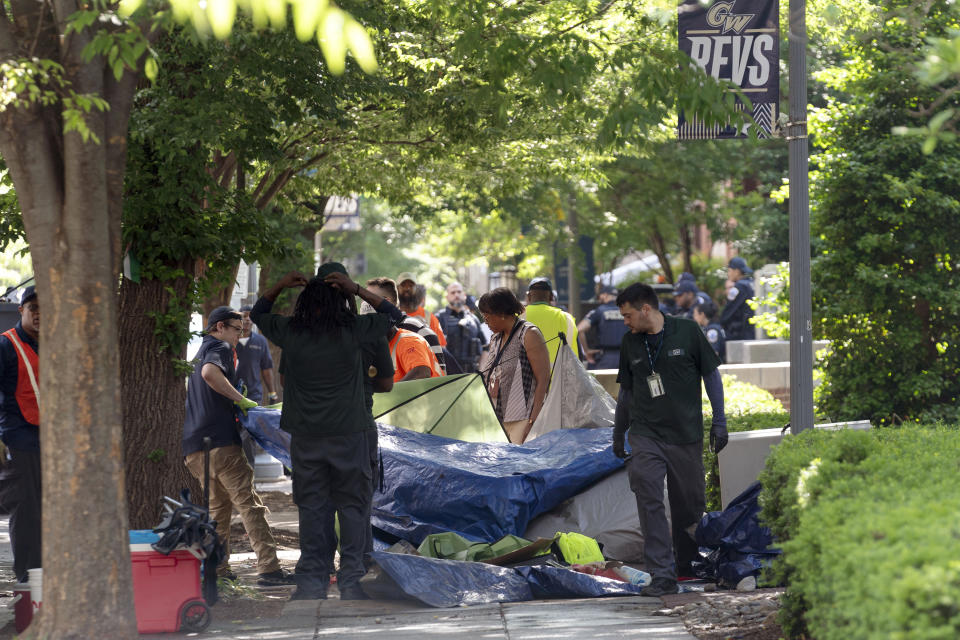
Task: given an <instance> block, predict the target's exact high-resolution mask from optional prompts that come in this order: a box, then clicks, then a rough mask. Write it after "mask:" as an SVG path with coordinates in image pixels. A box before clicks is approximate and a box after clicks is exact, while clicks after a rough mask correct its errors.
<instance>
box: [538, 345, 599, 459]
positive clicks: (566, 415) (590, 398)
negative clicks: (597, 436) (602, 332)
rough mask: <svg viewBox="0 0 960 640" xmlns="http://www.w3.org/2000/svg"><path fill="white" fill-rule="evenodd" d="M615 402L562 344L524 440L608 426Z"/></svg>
mask: <svg viewBox="0 0 960 640" xmlns="http://www.w3.org/2000/svg"><path fill="white" fill-rule="evenodd" d="M616 408H617V403H616V401H615V400H614V399H613V396H611V395H610V394H609V393H607V391H606V389H604V388H603V386H602V385H601V384H600V383H599V382H598V381H597V379H596V378H594V377H593V376H592V375H591V374H590V373H589V372H588V371H587V370H586V369H584V368H583V365H582V364H581V363H580V361H579V360H578V359H577V357H576V356H575V355H574V354H573V351H572V350H571V349H570V346H569V345H566V344H564V345H561V346H560V350H559V351H558V352H557V360H556V363H555V364H554V366H553V373H552V374H551V377H550V390H549V391H547V397H546V398H545V399H544V401H543V408H542V409H541V410H540V415H538V416H537V420H536V422H534V423H533V427H532V428H531V429H530V433H529V434H528V435H527V441H530V440H533V439H534V438H536V437H537V436H542V435H543V434H545V433H549V432H550V431H553V430H555V429H580V428H585V427H611V426H613V414H614V411H615V410H616Z"/></svg>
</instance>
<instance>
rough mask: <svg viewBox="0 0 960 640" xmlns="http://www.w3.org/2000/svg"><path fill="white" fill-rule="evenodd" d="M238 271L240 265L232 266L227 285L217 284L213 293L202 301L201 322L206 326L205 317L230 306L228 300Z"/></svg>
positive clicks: (231, 295)
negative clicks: (219, 308)
mask: <svg viewBox="0 0 960 640" xmlns="http://www.w3.org/2000/svg"><path fill="white" fill-rule="evenodd" d="M239 270H240V263H239V262H238V263H237V264H235V265H233V269H232V270H231V271H230V280H229V281H228V282H227V283H217V284H216V285H215V288H214V289H213V293H212V294H211V295H210V296H209V297H207V299H205V300H204V301H203V305H202V307H203V320H204V325H206V320H207V316H209V315H210V312H211V311H213V310H214V309H216V308H217V307H222V306H224V305H228V304H230V298H232V297H233V288H234V287H235V286H236V282H237V272H238V271H239Z"/></svg>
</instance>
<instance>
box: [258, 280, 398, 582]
mask: <svg viewBox="0 0 960 640" xmlns="http://www.w3.org/2000/svg"><path fill="white" fill-rule="evenodd" d="M298 286H302V287H304V289H303V291H302V292H301V293H300V296H299V297H298V298H297V303H296V306H295V308H294V312H293V316H282V315H278V314H274V313H271V312H270V311H271V309H272V307H273V302H274V301H275V300H276V299H277V296H278V295H279V294H280V292H281V291H283V290H284V289H287V288H291V287H298ZM354 295H357V296H360V298H361V299H363V300H364V301H365V302H368V303H369V304H370V305H372V306H373V307H374V308H375V309H376V310H377V311H378V313H372V314H369V315H363V316H358V315H357V312H356V302H355V301H354ZM250 317H251V318H252V319H253V321H254V322H255V323H257V326H258V327H259V328H260V332H261V333H263V335H264V336H266V337H267V338H269V339H270V341H271V342H273V343H274V344H276V345H277V346H279V347H280V348H282V349H283V365H282V367H283V372H284V394H283V395H284V398H283V400H284V402H283V413H282V414H281V416H280V428H281V429H283V430H284V431H286V432H288V433H289V434H290V459H291V463H292V465H291V466H292V471H293V500H294V502H295V503H296V505H297V509H298V512H299V519H300V560H299V561H298V562H297V573H296V579H297V590H296V592H294V594H293V596H292V599H295V600H301V599H321V598H326V595H327V585H328V584H329V582H330V573H331V572H332V571H333V559H334V552H335V551H336V549H337V538H336V535H335V534H334V513H336V514H337V515H338V516H339V521H340V570H339V571H338V572H337V583H338V588H339V590H340V599H341V600H362V599H366V598H367V596H366V594H364V592H363V589H362V588H361V587H360V578H362V577H363V575H364V574H365V573H366V567H365V566H364V557H363V556H364V549H365V546H366V543H367V536H368V535H369V522H370V501H371V499H372V497H373V482H372V479H373V470H372V469H371V459H370V454H369V451H370V448H371V447H370V445H371V443H370V439H371V438H373V437H375V435H376V424H375V423H374V421H373V417H372V416H371V415H370V412H369V411H368V410H367V407H366V404H365V401H364V377H365V376H367V375H368V374H367V372H366V371H365V367H364V366H363V351H364V350H365V348H367V347H368V346H371V345H372V346H373V348H374V349H377V350H379V351H380V352H381V353H380V355H383V353H382V352H383V351H385V350H386V348H387V346H386V341H385V340H384V336H385V334H386V332H387V329H388V327H389V326H390V325H391V324H392V323H395V322H399V320H400V319H401V317H402V314H401V313H400V311H399V309H397V308H396V307H395V306H393V305H392V304H390V302H389V301H386V300H384V299H383V298H381V297H380V296H378V295H376V294H374V293H373V292H371V291H367V290H366V289H364V288H363V287H361V286H360V285H359V284H357V283H356V282H353V281H352V280H350V278H349V277H348V276H347V272H346V269H345V268H344V267H343V265H341V264H339V263H336V262H328V263H326V264H324V265H321V266H320V269H319V270H318V271H317V277H315V278H312V279H311V280H310V281H309V282H308V281H307V279H306V278H305V277H304V276H303V275H302V274H299V273H297V272H291V273H288V274H287V275H285V276H283V278H281V279H280V281H279V282H278V283H277V284H276V285H274V286H273V287H272V288H271V289H269V290H268V291H266V292H265V293H264V294H263V296H262V297H261V298H260V299H259V300H257V303H256V304H255V305H254V306H253V310H252V311H251V312H250ZM387 358H388V359H389V355H387ZM368 366H369V365H368Z"/></svg>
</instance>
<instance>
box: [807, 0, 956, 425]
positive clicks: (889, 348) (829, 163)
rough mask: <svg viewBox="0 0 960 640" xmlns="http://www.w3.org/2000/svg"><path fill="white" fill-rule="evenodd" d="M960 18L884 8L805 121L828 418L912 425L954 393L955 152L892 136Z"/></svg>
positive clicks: (910, 113)
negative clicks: (922, 65) (929, 43)
mask: <svg viewBox="0 0 960 640" xmlns="http://www.w3.org/2000/svg"><path fill="white" fill-rule="evenodd" d="M927 8H929V12H928V13H923V11H924V10H925V9H927ZM958 12H960V10H958V9H957V8H956V7H955V6H954V5H952V4H947V3H939V2H936V3H930V4H929V5H919V4H916V3H910V2H906V1H898V2H894V3H889V4H888V6H886V7H885V8H884V9H883V16H884V17H885V19H884V20H882V21H879V22H878V23H877V24H876V25H875V26H872V27H871V29H870V30H869V31H867V32H866V33H863V34H861V36H860V37H858V38H853V39H850V40H849V41H848V42H847V43H846V45H845V48H846V52H847V56H848V57H849V58H850V62H849V63H848V64H847V65H846V66H845V67H844V68H843V69H842V70H840V69H837V70H835V71H834V72H833V73H832V74H829V80H830V83H831V86H833V87H835V88H836V89H838V90H841V91H843V92H844V93H843V94H840V95H839V96H838V97H837V98H836V99H834V100H832V101H831V102H830V103H829V104H828V105H827V106H826V107H825V108H823V109H821V110H818V111H816V112H815V113H814V114H812V117H811V120H812V121H813V123H814V126H813V131H814V133H815V134H816V139H817V141H818V143H819V144H820V145H821V147H822V149H823V151H822V153H821V154H820V155H819V156H818V157H816V158H815V160H814V164H815V166H817V167H818V170H817V171H816V172H814V173H813V174H812V178H813V181H812V184H811V186H812V204H813V210H812V220H811V226H812V230H813V233H814V234H815V235H816V236H819V237H820V238H821V240H822V242H823V245H822V248H821V249H820V252H819V255H817V256H816V257H815V259H814V261H813V264H812V279H813V309H814V315H815V322H816V326H815V328H814V332H815V333H817V334H820V335H823V336H824V337H825V338H827V339H829V340H831V343H832V350H831V352H830V353H829V354H828V355H827V357H826V360H825V361H824V365H823V366H824V376H825V377H824V382H825V387H824V389H823V390H822V393H821V399H822V403H823V404H822V407H821V408H822V409H823V410H824V411H825V412H826V413H828V414H830V415H831V416H832V417H833V418H834V419H837V420H845V419H853V418H869V419H871V420H873V421H874V422H875V423H888V422H897V421H901V420H918V419H922V417H923V414H924V412H926V411H930V410H932V409H934V408H936V407H939V406H953V405H956V403H957V398H958V394H960V375H958V374H960V348H958V347H960V327H958V325H957V323H956V321H955V319H956V316H957V314H958V313H960V293H958V287H957V281H956V276H955V273H956V265H955V260H956V258H955V256H956V255H958V253H960V230H958V228H957V226H956V224H955V220H956V217H957V215H958V213H960V199H958V194H960V182H958V176H960V144H958V143H956V142H953V143H943V144H941V145H940V146H939V147H938V150H937V153H936V154H935V155H927V154H924V153H923V151H922V150H921V149H920V147H919V145H917V144H916V141H915V140H913V139H911V138H909V137H903V136H898V135H895V134H893V133H891V132H892V130H893V129H894V128H895V127H898V126H909V125H912V124H914V123H915V122H916V120H917V115H916V109H917V106H918V105H920V104H924V103H928V102H929V101H931V100H933V99H934V98H935V96H936V93H935V92H934V91H933V90H931V89H929V88H927V87H926V86H924V85H922V84H921V83H920V82H919V81H918V79H917V78H916V76H915V75H914V73H913V71H912V65H913V61H914V59H915V56H916V51H917V49H918V48H920V47H921V46H922V44H923V43H924V41H925V39H926V38H929V37H934V36H937V35H938V34H940V35H943V33H944V30H945V28H946V27H947V26H948V25H951V24H955V23H956V20H957V18H958V17H960V13H958ZM841 98H842V99H841ZM865 132H869V135H867V134H865ZM932 230H933V232H932Z"/></svg>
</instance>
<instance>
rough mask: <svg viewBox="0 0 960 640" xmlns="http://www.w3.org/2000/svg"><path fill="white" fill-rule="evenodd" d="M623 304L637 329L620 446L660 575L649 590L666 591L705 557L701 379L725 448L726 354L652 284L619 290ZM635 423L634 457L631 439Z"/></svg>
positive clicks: (716, 442)
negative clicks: (700, 533) (699, 537)
mask: <svg viewBox="0 0 960 640" xmlns="http://www.w3.org/2000/svg"><path fill="white" fill-rule="evenodd" d="M617 306H618V307H619V308H620V313H621V314H622V315H623V321H624V324H626V325H627V327H628V328H629V329H630V332H629V333H627V334H626V335H624V337H623V343H622V344H621V347H620V371H619V375H618V376H617V382H619V383H620V394H619V397H618V400H617V411H616V416H615V420H614V432H613V452H614V454H615V455H617V456H618V457H620V458H626V459H627V474H628V477H629V479H630V488H631V489H632V490H633V492H634V493H635V494H636V496H637V511H638V514H639V516H640V528H641V530H642V531H643V535H644V550H643V556H644V565H645V568H646V570H647V571H648V572H649V573H650V574H651V575H652V576H653V581H652V582H651V584H649V585H647V586H646V587H644V589H643V591H642V595H645V596H662V595H665V594H668V593H677V576H678V572H679V573H680V574H684V575H689V571H690V562H691V561H692V560H694V559H696V558H697V557H698V549H697V544H696V542H695V541H694V538H693V532H694V530H695V529H696V526H697V524H698V523H699V522H700V518H701V516H702V515H703V509H704V506H705V497H704V475H703V458H702V453H703V413H702V409H701V400H700V398H701V392H700V381H701V379H702V380H703V382H704V384H705V386H706V390H707V397H709V398H710V404H711V406H712V407H713V421H712V423H711V427H710V444H711V448H712V449H713V450H714V451H715V452H719V451H720V449H722V448H723V447H724V446H726V443H727V427H726V417H725V415H724V412H723V384H722V382H721V380H720V372H719V371H718V369H717V367H719V365H720V358H718V357H717V354H716V353H714V351H713V348H712V347H711V346H710V343H709V342H707V339H706V338H705V337H704V335H703V332H702V331H701V330H700V327H699V326H698V325H697V324H696V323H695V322H693V321H692V320H688V319H686V318H676V317H671V316H664V314H663V313H662V312H660V310H659V300H658V299H657V294H656V293H655V292H654V291H653V288H652V287H650V286H648V285H645V284H639V283H638V284H632V285H630V286H629V287H627V288H626V289H625V290H624V291H623V292H621V293H620V295H618V296H617ZM628 430H629V435H628V439H629V443H630V450H631V455H630V456H629V457H628V456H627V454H626V450H625V446H624V436H625V434H627V431H628ZM664 478H666V483H667V491H668V494H669V497H670V517H671V520H672V525H673V527H672V530H673V535H672V540H671V534H670V530H671V527H670V523H668V522H667V516H666V511H665V509H664V505H663V485H664Z"/></svg>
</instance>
